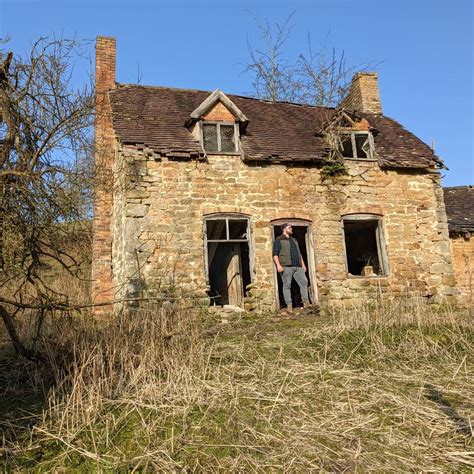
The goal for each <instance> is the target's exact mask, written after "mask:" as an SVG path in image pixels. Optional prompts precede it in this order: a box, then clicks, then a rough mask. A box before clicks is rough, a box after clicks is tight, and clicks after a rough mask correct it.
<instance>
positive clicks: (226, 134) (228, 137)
mask: <svg viewBox="0 0 474 474" xmlns="http://www.w3.org/2000/svg"><path fill="white" fill-rule="evenodd" d="M220 131H221V151H223V152H235V141H234V126H233V125H221V126H220Z"/></svg>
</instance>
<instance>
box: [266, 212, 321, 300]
mask: <svg viewBox="0 0 474 474" xmlns="http://www.w3.org/2000/svg"><path fill="white" fill-rule="evenodd" d="M283 223H289V224H291V226H292V227H293V237H294V238H295V239H296V241H297V242H298V245H299V248H300V251H301V256H302V257H303V260H304V262H305V264H306V268H307V270H308V271H307V272H306V278H307V279H308V294H309V299H310V301H311V303H313V304H316V303H317V299H318V298H317V290H316V273H315V265H314V249H313V239H312V236H311V224H310V223H309V222H307V221H301V220H278V221H273V222H272V238H273V241H274V240H275V239H276V238H277V237H279V236H280V235H281V234H282V230H281V224H283ZM274 272H275V288H276V290H277V291H276V293H277V307H278V308H280V309H283V308H286V304H285V299H284V297H283V281H282V279H281V275H280V274H279V273H278V272H277V270H276V267H274ZM291 299H292V301H293V307H294V308H298V307H302V306H303V301H302V299H301V293H300V288H299V286H298V283H296V281H295V280H294V279H293V281H292V282H291Z"/></svg>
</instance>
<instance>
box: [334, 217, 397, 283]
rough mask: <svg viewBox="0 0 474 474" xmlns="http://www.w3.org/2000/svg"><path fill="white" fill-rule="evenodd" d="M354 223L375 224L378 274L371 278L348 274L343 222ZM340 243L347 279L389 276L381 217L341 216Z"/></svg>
mask: <svg viewBox="0 0 474 474" xmlns="http://www.w3.org/2000/svg"><path fill="white" fill-rule="evenodd" d="M351 221H352V222H354V221H366V222H369V221H370V222H374V221H375V222H376V223H377V227H376V229H375V241H376V244H377V257H378V260H379V267H380V273H379V274H377V275H372V276H364V275H353V274H351V273H349V259H348V258H347V248H346V233H345V226H344V224H345V222H351ZM341 224H342V243H343V248H344V261H345V266H346V274H347V275H346V276H347V278H386V277H388V276H390V267H389V264H388V255H387V244H386V241H385V233H384V229H383V217H382V216H380V215H378V214H347V215H344V216H342V219H341Z"/></svg>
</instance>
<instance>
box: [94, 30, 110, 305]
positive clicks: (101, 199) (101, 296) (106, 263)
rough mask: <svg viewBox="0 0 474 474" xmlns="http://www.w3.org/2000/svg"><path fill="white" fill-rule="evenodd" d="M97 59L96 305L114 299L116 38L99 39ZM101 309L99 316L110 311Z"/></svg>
mask: <svg viewBox="0 0 474 474" xmlns="http://www.w3.org/2000/svg"><path fill="white" fill-rule="evenodd" d="M95 51H96V56H95V136H94V163H95V176H96V179H97V184H96V189H95V196H94V219H93V223H92V230H93V243H92V280H93V281H92V297H93V299H94V302H95V303H104V302H106V301H111V300H113V297H114V291H113V280H112V229H111V224H112V210H113V191H112V189H113V174H112V168H113V164H114V159H115V135H114V130H113V126H112V109H111V107H110V102H109V96H108V93H109V91H110V90H111V89H114V88H115V55H116V48H115V38H107V37H104V36H98V37H97V39H96V47H95ZM110 309H111V308H110V307H107V308H105V307H99V308H98V309H97V310H96V313H101V312H103V311H104V310H110Z"/></svg>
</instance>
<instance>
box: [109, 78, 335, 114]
mask: <svg viewBox="0 0 474 474" xmlns="http://www.w3.org/2000/svg"><path fill="white" fill-rule="evenodd" d="M120 87H137V88H144V89H161V90H163V89H164V90H172V91H183V92H202V93H204V94H212V92H213V91H206V90H202V89H188V88H184V87H171V86H152V85H145V84H130V83H126V82H117V88H120ZM221 90H222V89H221ZM222 92H224V91H222ZM224 94H225V95H227V96H232V97H238V98H240V99H247V100H254V101H258V102H265V103H267V104H287V105H296V106H298V107H310V108H312V109H323V110H336V107H326V106H323V105H311V104H300V103H299V102H290V101H287V100H269V99H261V98H259V97H251V96H248V95H242V94H232V93H227V92H224Z"/></svg>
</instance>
